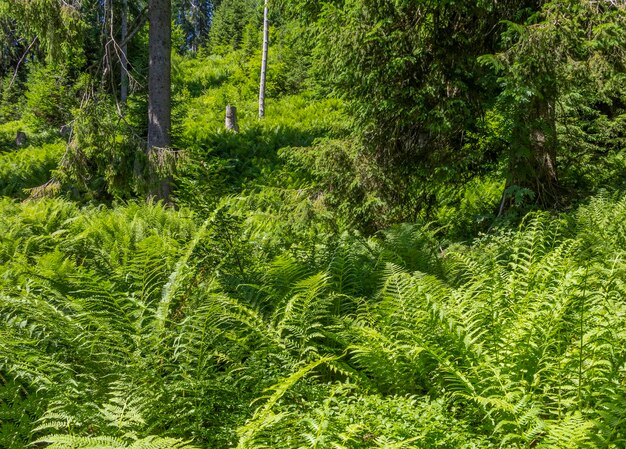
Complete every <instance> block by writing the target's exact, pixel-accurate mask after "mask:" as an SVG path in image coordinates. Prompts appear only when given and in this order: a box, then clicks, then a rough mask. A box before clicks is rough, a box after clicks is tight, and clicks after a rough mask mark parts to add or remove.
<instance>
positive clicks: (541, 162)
mask: <svg viewBox="0 0 626 449" xmlns="http://www.w3.org/2000/svg"><path fill="white" fill-rule="evenodd" d="M555 98H556V95H555V94H554V93H553V91H552V90H544V92H542V94H540V95H535V96H534V97H533V98H532V99H531V100H530V102H529V104H528V107H527V108H523V111H521V113H520V114H519V115H518V117H517V120H515V122H516V123H515V124H514V129H513V142H512V153H511V157H510V159H509V163H510V167H509V173H510V177H509V183H508V184H509V187H510V186H517V187H521V188H524V189H528V190H530V191H532V192H533V193H534V194H535V198H534V202H535V203H536V204H538V205H540V206H542V207H552V206H555V205H556V204H557V202H558V189H559V179H558V173H557V163H556V153H557V146H558V138H557V132H556V108H555V104H556V101H555Z"/></svg>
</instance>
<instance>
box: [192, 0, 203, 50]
mask: <svg viewBox="0 0 626 449" xmlns="http://www.w3.org/2000/svg"><path fill="white" fill-rule="evenodd" d="M200 20H201V11H200V0H191V22H192V26H193V39H192V40H191V52H192V53H194V54H195V53H198V42H199V41H200Z"/></svg>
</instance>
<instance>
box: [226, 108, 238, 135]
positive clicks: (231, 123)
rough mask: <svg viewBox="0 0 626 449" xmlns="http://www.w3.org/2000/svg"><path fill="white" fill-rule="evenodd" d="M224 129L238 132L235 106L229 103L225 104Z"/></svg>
mask: <svg viewBox="0 0 626 449" xmlns="http://www.w3.org/2000/svg"><path fill="white" fill-rule="evenodd" d="M226 129H228V130H231V131H233V132H236V133H238V132H239V125H238V124H237V108H236V107H234V106H231V105H228V106H226Z"/></svg>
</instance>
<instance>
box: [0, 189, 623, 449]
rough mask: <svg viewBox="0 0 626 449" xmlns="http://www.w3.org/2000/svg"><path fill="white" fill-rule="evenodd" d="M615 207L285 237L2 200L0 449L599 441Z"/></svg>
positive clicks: (277, 232) (224, 207)
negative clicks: (472, 233) (457, 229)
mask: <svg viewBox="0 0 626 449" xmlns="http://www.w3.org/2000/svg"><path fill="white" fill-rule="evenodd" d="M620 198H621V197H620V196H611V195H608V194H607V195H601V196H599V197H596V198H594V199H592V200H591V201H589V203H588V204H586V205H583V206H581V207H580V208H579V209H578V210H577V211H575V212H573V213H571V214H568V215H563V216H551V215H548V214H545V213H534V214H531V215H529V216H527V217H526V218H525V219H524V221H523V223H522V224H521V225H520V226H519V229H517V230H515V231H511V230H509V231H506V230H502V231H497V232H492V233H491V234H490V235H488V236H483V237H481V238H478V239H477V240H474V241H473V242H471V244H445V243H443V242H441V241H438V239H437V237H436V233H435V232H433V231H431V230H429V228H428V227H427V226H423V225H419V224H414V225H409V224H406V225H398V226H394V227H391V228H389V229H388V230H386V231H384V232H380V233H378V234H376V235H375V236H372V237H369V238H368V237H364V236H362V235H360V234H359V233H356V232H344V233H342V234H339V235H337V234H332V233H326V234H325V233H321V232H311V233H309V234H306V233H302V234H301V235H302V236H303V237H302V238H301V239H300V240H299V242H298V244H297V245H296V244H293V243H291V244H290V243H289V242H290V241H291V238H289V237H283V236H285V235H286V234H285V230H284V229H283V227H284V224H283V223H281V222H280V221H277V220H275V219H273V218H272V217H268V216H265V215H263V214H261V213H260V211H257V212H258V213H257V214H253V213H252V210H251V209H250V210H248V211H247V213H245V214H244V209H245V208H244V207H243V206H241V199H240V198H234V199H233V198H227V199H225V200H223V201H222V203H221V204H220V205H219V206H218V207H217V208H216V209H215V211H214V212H213V213H212V214H211V215H210V216H209V217H208V218H206V219H200V218H199V217H198V216H197V215H196V214H194V213H193V212H192V211H190V210H187V209H184V208H183V209H180V210H178V211H174V210H167V209H164V208H163V207H162V206H160V205H158V204H147V205H140V204H136V203H128V204H121V205H118V206H116V207H114V208H103V207H93V206H91V207H83V208H81V207H79V206H77V205H75V204H73V203H71V202H68V201H66V200H62V199H56V200H39V201H30V202H25V203H16V202H15V201H14V200H10V199H5V200H3V201H2V202H1V204H0V208H1V209H2V214H1V218H0V235H1V245H0V263H1V266H2V276H1V280H0V282H1V285H2V292H3V293H2V296H1V298H0V313H1V314H2V327H1V329H0V336H1V338H0V347H1V351H0V354H2V356H1V369H0V373H1V376H2V377H1V382H2V389H1V390H0V391H1V396H0V398H1V402H0V404H1V405H0V407H1V408H0V417H2V421H1V422H2V425H1V430H2V431H1V433H0V438H1V441H2V446H3V447H7V448H11V449H12V448H19V447H25V446H26V445H27V444H28V443H29V442H31V441H35V442H38V443H36V444H37V445H40V444H43V443H49V444H50V446H49V447H51V448H70V447H71V448H78V447H85V448H87V447H93V448H95V447H98V448H103V447H106V448H118V447H132V448H148V447H160V448H170V447H176V448H187V447H207V448H213V447H215V448H218V447H219V448H221V447H240V448H253V447H276V448H279V447H280V448H288V447H293V448H305V447H310V448H314V447H317V448H322V447H328V448H331V447H332V448H341V447H345V448H357V447H364V448H365V447H385V448H392V447H393V448H399V447H415V448H431V447H432V448H435V447H437V448H489V447H493V448H501V447H511V448H522V447H542V448H563V449H566V448H567V449H569V448H575V447H581V448H582V447H598V448H612V447H621V446H623V444H624V441H625V439H626V435H625V430H626V426H625V425H624V420H625V418H626V415H625V413H626V412H625V410H626V403H625V399H624V398H625V397H626V396H625V395H626V391H625V387H624V382H625V381H626V379H625V372H624V366H626V365H625V364H626V351H625V349H624V348H626V344H625V343H626V333H625V332H624V329H626V323H625V320H626V309H625V308H624V304H623V301H622V298H623V297H624V294H625V291H624V288H625V287H624V282H623V279H624V274H625V273H624V272H625V270H626V263H625V262H624V254H625V253H626V228H625V225H624V223H626V201H624V200H623V199H620ZM245 216H247V217H248V218H247V219H244V218H245ZM250 217H252V218H250ZM309 226H311V227H315V226H319V224H318V223H315V221H314V220H313V221H311V222H310V224H309ZM307 235H308V237H306V236H307ZM270 236H274V238H271V237H270Z"/></svg>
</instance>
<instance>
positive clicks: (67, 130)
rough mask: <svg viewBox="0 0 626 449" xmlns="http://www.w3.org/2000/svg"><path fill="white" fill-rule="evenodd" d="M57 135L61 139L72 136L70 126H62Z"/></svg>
mask: <svg viewBox="0 0 626 449" xmlns="http://www.w3.org/2000/svg"><path fill="white" fill-rule="evenodd" d="M59 134H61V136H63V137H69V136H70V135H71V134H72V125H63V126H61V128H59Z"/></svg>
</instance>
